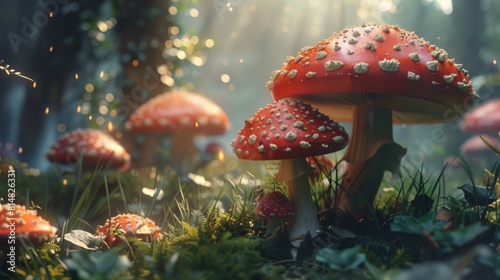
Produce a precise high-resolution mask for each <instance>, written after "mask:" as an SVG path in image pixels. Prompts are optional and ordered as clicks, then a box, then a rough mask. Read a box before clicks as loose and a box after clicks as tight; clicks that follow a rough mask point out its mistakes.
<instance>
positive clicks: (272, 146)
mask: <svg viewBox="0 0 500 280" xmlns="http://www.w3.org/2000/svg"><path fill="white" fill-rule="evenodd" d="M269 148H270V149H271V150H273V151H276V150H277V149H278V146H277V145H276V144H273V143H271V144H269Z"/></svg>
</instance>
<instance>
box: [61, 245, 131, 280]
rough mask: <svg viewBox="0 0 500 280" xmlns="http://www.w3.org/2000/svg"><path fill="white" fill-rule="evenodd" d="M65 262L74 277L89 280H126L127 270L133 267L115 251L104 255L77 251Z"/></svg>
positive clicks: (124, 257)
mask: <svg viewBox="0 0 500 280" xmlns="http://www.w3.org/2000/svg"><path fill="white" fill-rule="evenodd" d="M64 262H65V264H66V266H67V267H68V270H69V271H70V272H71V273H72V274H73V275H75V276H78V277H79V279H89V280H101V279H102V280H104V279H124V276H126V275H127V274H126V272H125V270H126V269H127V268H129V267H130V266H131V263H130V261H129V259H128V258H127V257H126V256H123V255H122V256H120V255H119V254H118V252H117V251H115V250H109V251H106V252H103V253H97V252H92V253H87V252H84V251H76V252H74V253H73V254H71V258H69V259H66V260H65V261H64ZM127 278H128V279H132V278H130V277H125V279H127Z"/></svg>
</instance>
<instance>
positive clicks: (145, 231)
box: [95, 214, 163, 248]
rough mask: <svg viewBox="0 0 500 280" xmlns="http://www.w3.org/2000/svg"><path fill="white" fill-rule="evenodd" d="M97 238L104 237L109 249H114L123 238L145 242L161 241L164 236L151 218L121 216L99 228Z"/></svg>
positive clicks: (109, 220) (107, 221)
mask: <svg viewBox="0 0 500 280" xmlns="http://www.w3.org/2000/svg"><path fill="white" fill-rule="evenodd" d="M95 235H96V236H100V237H102V239H103V241H104V242H105V243H106V245H107V247H109V248H111V247H114V246H116V245H118V244H120V243H121V242H122V238H127V237H136V238H137V239H138V240H142V241H145V242H151V241H153V240H154V241H159V240H160V239H161V238H162V236H163V234H162V233H161V231H160V228H159V227H158V226H156V224H155V223H154V222H153V221H152V220H151V219H149V218H144V217H141V216H139V215H135V214H120V215H117V216H114V217H112V218H111V219H107V220H106V223H105V224H104V225H102V226H101V225H100V226H97V229H96V233H95Z"/></svg>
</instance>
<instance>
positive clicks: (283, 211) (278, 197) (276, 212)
mask: <svg viewBox="0 0 500 280" xmlns="http://www.w3.org/2000/svg"><path fill="white" fill-rule="evenodd" d="M255 212H256V213H257V216H259V217H261V218H266V219H270V218H275V219H280V218H287V217H290V216H293V214H294V213H295V209H294V207H293V204H292V202H291V201H290V199H288V197H286V196H285V195H284V194H283V193H281V192H279V191H272V192H269V193H267V194H266V195H265V196H264V197H263V198H262V199H260V200H259V202H258V203H257V207H256V208H255Z"/></svg>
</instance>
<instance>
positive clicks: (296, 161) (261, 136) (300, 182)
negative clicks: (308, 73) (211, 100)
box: [231, 100, 348, 246]
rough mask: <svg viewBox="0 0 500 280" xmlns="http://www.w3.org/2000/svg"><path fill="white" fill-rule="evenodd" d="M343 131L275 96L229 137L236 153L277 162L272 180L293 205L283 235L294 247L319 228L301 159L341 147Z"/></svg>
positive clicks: (345, 139) (305, 108)
mask: <svg viewBox="0 0 500 280" xmlns="http://www.w3.org/2000/svg"><path fill="white" fill-rule="evenodd" d="M347 142H348V135H347V133H346V132H345V130H344V128H343V127H342V126H340V125H339V124H338V123H336V122H334V121H332V120H330V118H328V116H326V115H324V114H323V113H321V112H319V111H318V110H317V109H314V108H313V107H311V106H310V105H309V104H307V103H304V102H300V101H299V102H296V101H289V100H280V101H278V102H276V101H275V102H273V103H272V104H270V105H268V106H266V107H265V108H263V109H260V110H259V111H258V112H257V113H256V114H255V115H254V116H253V117H252V118H250V119H248V120H246V121H245V126H244V127H243V128H242V129H241V130H240V131H239V133H238V136H237V137H236V139H234V140H233V141H232V143H231V144H232V146H233V151H234V152H235V154H236V156H237V157H238V158H241V159H246V160H281V164H280V169H279V172H278V174H277V175H276V178H275V179H276V180H277V181H281V182H286V185H287V188H288V194H289V197H290V199H291V200H292V202H293V205H294V206H295V216H294V217H293V219H292V221H291V222H290V223H289V228H288V233H289V236H290V238H291V239H292V240H295V242H293V244H294V245H297V246H298V244H300V242H301V239H302V237H303V236H304V235H305V234H307V233H308V232H309V233H310V234H311V236H312V237H314V236H316V235H317V231H318V230H319V229H320V227H319V222H318V218H317V216H316V207H315V205H314V203H313V201H312V198H311V192H310V185H309V179H308V177H309V174H310V173H311V172H312V168H311V167H310V166H309V165H308V164H307V161H306V157H309V156H316V155H321V154H327V153H333V152H336V151H338V150H341V149H343V148H344V147H345V146H346V145H347Z"/></svg>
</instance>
